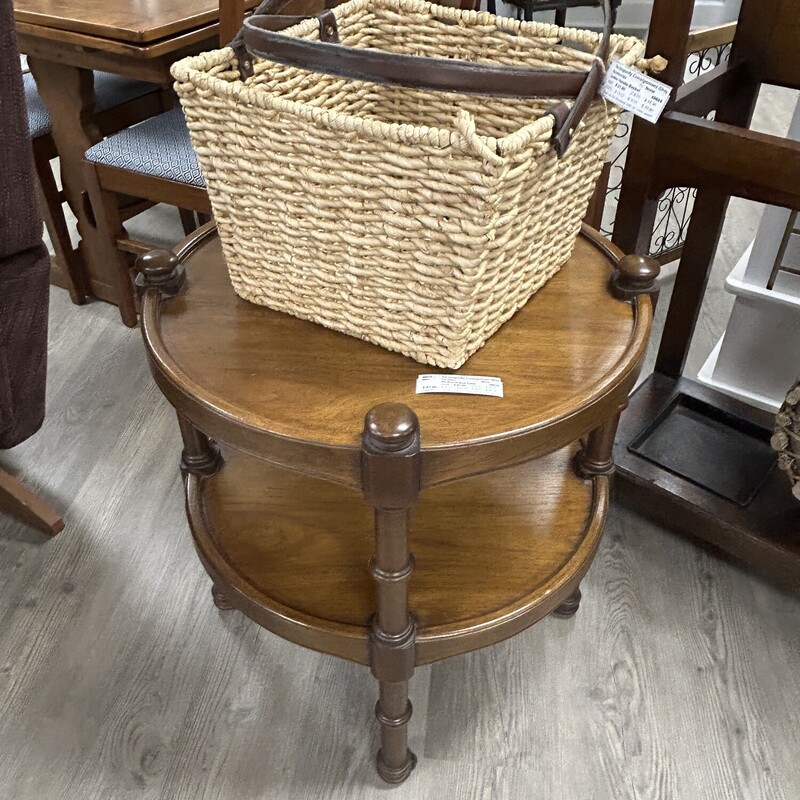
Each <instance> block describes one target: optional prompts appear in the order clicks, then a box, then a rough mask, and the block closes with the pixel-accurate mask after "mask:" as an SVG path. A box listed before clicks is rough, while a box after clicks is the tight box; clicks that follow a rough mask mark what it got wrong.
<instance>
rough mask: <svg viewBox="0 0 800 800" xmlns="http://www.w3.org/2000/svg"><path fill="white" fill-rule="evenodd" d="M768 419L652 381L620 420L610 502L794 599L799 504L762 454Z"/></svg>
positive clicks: (687, 388) (701, 389)
mask: <svg viewBox="0 0 800 800" xmlns="http://www.w3.org/2000/svg"><path fill="white" fill-rule="evenodd" d="M771 429H772V416H771V415H770V414H768V413H766V412H764V411H760V410H758V409H755V408H752V407H751V406H748V405H746V404H744V403H741V402H739V401H737V400H734V399H732V398H730V397H728V396H727V395H723V394H722V393H720V392H717V391H714V390H713V389H709V388H707V387H705V386H702V385H700V384H698V383H695V382H694V381H689V380H687V379H685V378H681V379H680V380H677V381H676V380H674V379H672V378H669V377H667V376H665V375H661V374H659V373H654V374H653V375H651V376H650V377H649V378H648V379H647V380H646V381H645V382H644V383H643V384H642V385H641V386H640V387H639V389H638V390H637V391H636V392H635V393H634V394H633V396H632V397H631V401H630V404H629V406H628V409H627V410H626V412H625V413H624V414H623V415H622V419H621V422H620V427H619V431H618V433H617V440H616V445H615V448H614V458H615V461H616V464H617V472H616V474H617V480H616V484H615V497H616V499H617V500H618V501H620V502H621V503H623V504H625V505H627V506H629V507H632V508H634V509H635V510H637V511H639V512H641V513H643V514H644V515H646V516H648V517H650V518H652V519H655V520H656V521H658V522H660V523H661V524H663V525H664V526H665V527H668V528H671V529H673V530H678V531H682V532H685V533H689V534H690V535H693V536H697V537H699V538H701V539H704V540H705V541H707V542H709V543H711V544H712V545H714V546H715V547H717V548H719V549H720V550H722V551H724V552H725V553H726V554H728V555H730V556H732V557H733V558H735V559H736V560H738V561H741V562H743V563H745V564H747V565H749V566H752V567H753V568H754V569H756V570H757V571H758V572H760V573H761V574H763V575H765V576H766V577H768V578H770V579H771V580H773V581H774V582H776V583H778V584H780V585H782V586H784V587H786V588H789V589H791V590H794V591H800V503H798V502H797V501H796V500H795V499H794V497H793V496H792V494H791V491H790V487H789V483H788V481H787V480H786V476H785V475H784V474H783V473H781V471H780V470H778V469H777V468H776V467H775V456H774V454H773V453H772V451H771V450H770V448H769V444H768V442H769V436H770V432H771Z"/></svg>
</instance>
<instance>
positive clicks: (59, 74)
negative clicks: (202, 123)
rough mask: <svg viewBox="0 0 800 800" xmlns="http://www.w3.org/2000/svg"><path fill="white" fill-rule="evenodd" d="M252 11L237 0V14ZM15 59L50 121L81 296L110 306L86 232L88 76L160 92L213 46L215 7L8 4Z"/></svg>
mask: <svg viewBox="0 0 800 800" xmlns="http://www.w3.org/2000/svg"><path fill="white" fill-rule="evenodd" d="M255 5H256V0H245V2H244V3H243V7H244V8H251V7H253V6H255ZM14 19H15V24H16V29H17V37H18V42H19V49H20V52H22V53H24V54H25V55H27V57H28V65H29V67H30V70H31V72H32V73H33V76H34V78H35V79H36V84H37V86H38V89H39V93H40V94H41V96H42V99H43V100H44V102H45V104H46V105H47V108H48V109H49V111H50V116H51V119H52V136H53V139H54V141H55V144H56V148H57V151H58V154H59V158H60V163H61V177H62V182H63V188H64V194H65V197H66V200H67V203H68V204H69V207H70V208H71V209H72V211H73V213H74V214H75V216H76V217H77V221H78V232H79V234H80V237H81V243H80V246H79V248H78V253H77V254H76V256H77V262H78V265H79V268H78V272H79V273H80V274H81V275H82V279H83V286H82V287H80V289H81V290H82V293H83V294H84V295H85V296H87V297H96V298H100V299H104V300H111V301H113V299H114V297H115V295H116V289H115V278H114V277H113V272H112V270H111V268H110V265H111V264H113V259H112V258H110V257H109V248H110V247H113V243H111V242H109V241H107V240H106V239H105V238H104V237H103V236H101V235H100V234H99V232H98V230H97V229H96V228H95V227H94V225H93V224H92V219H91V214H92V211H91V208H90V207H89V204H88V200H87V197H86V191H85V180H86V178H85V177H84V171H83V155H84V153H85V152H86V150H87V149H88V148H89V147H91V146H92V145H93V144H96V143H97V142H98V141H99V139H100V133H99V131H98V129H97V127H96V125H95V123H94V85H93V79H92V70H103V71H106V72H113V73H117V74H120V75H125V76H128V77H131V78H138V79H140V80H145V81H151V82H153V83H155V84H168V83H170V82H171V80H172V78H171V76H170V72H169V69H170V65H171V64H172V63H173V62H175V61H177V60H178V59H180V58H183V57H184V56H187V55H192V54H195V53H200V52H203V51H204V50H211V49H214V48H215V47H217V46H218V41H219V34H218V30H219V26H220V4H219V2H218V0H111V2H108V0H14Z"/></svg>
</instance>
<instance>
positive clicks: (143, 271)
mask: <svg viewBox="0 0 800 800" xmlns="http://www.w3.org/2000/svg"><path fill="white" fill-rule="evenodd" d="M136 272H137V274H136V286H137V288H138V290H139V292H140V293H141V292H145V291H147V289H157V290H158V291H159V292H161V294H162V295H164V296H165V297H174V296H175V295H176V294H178V292H179V291H180V290H181V286H183V282H184V281H185V280H186V270H185V269H184V266H183V264H182V263H181V262H180V261H179V260H178V257H177V256H176V255H175V253H173V252H172V251H171V250H151V251H150V252H149V253H145V254H144V255H141V256H139V258H137V259H136Z"/></svg>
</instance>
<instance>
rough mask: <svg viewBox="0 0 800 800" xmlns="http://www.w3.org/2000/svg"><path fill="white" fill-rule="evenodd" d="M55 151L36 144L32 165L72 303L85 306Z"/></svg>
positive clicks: (41, 140) (49, 145)
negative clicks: (55, 169)
mask: <svg viewBox="0 0 800 800" xmlns="http://www.w3.org/2000/svg"><path fill="white" fill-rule="evenodd" d="M53 147H54V146H53V145H52V143H50V142H45V141H44V137H40V138H39V139H34V141H33V162H34V165H35V167H36V177H37V182H36V191H37V194H38V196H39V208H40V210H41V214H42V219H43V220H44V224H45V227H46V228H47V233H48V234H49V235H50V241H51V242H52V244H53V250H54V251H55V257H56V260H57V262H58V263H59V265H60V267H61V272H62V274H63V277H64V280H65V282H66V284H67V291H68V292H69V296H70V298H71V299H72V302H73V303H75V304H76V305H82V304H83V303H85V302H86V287H85V285H84V283H85V281H84V276H83V273H82V270H81V268H80V260H79V259H78V255H77V252H76V251H75V249H74V248H73V247H72V240H71V239H70V235H69V230H68V229H67V220H66V218H65V217H64V199H63V196H62V194H61V192H60V191H59V189H58V186H56V181H55V177H54V176H53V168H52V167H51V166H50V153H51V152H52V149H53Z"/></svg>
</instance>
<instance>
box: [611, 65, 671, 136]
mask: <svg viewBox="0 0 800 800" xmlns="http://www.w3.org/2000/svg"><path fill="white" fill-rule="evenodd" d="M671 93H672V88H671V87H670V86H667V84H666V83H661V81H657V80H656V79H655V78H651V77H650V76H649V75H643V74H642V73H641V72H639V71H638V70H636V69H633V68H632V67H626V66H625V65H624V64H620V62H619V61H612V62H611V66H610V67H609V68H608V72H607V73H606V77H605V80H604V81H603V85H602V86H601V87H600V96H601V97H605V99H606V100H610V101H611V102H612V103H616V104H617V105H618V106H620V107H621V108H624V109H625V110H626V111H631V112H633V113H634V114H636V116H637V117H642V118H643V119H646V120H647V121H648V122H658V118H659V117H660V116H661V112H662V111H663V110H664V106H666V105H667V101H668V100H669V96H670V94H671Z"/></svg>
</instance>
